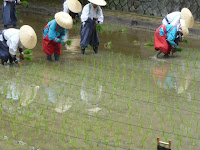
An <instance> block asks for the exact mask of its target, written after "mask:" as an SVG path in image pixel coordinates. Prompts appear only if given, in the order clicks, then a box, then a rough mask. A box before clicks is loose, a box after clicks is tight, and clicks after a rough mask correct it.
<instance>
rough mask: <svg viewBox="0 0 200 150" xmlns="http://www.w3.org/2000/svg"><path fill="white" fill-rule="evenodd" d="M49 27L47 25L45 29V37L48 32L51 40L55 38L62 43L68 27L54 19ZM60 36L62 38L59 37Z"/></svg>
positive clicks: (49, 23)
mask: <svg viewBox="0 0 200 150" xmlns="http://www.w3.org/2000/svg"><path fill="white" fill-rule="evenodd" d="M48 26H49V29H48V28H47V27H45V29H44V31H43V37H44V38H45V37H46V36H47V34H48V36H49V40H50V41H51V40H54V41H55V42H57V43H61V40H64V37H65V34H66V32H67V31H66V29H64V28H62V27H61V26H59V25H58V24H57V22H56V20H55V19H54V20H52V21H50V22H48ZM59 36H60V38H59Z"/></svg>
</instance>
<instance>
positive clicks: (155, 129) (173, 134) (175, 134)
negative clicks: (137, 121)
mask: <svg viewBox="0 0 200 150" xmlns="http://www.w3.org/2000/svg"><path fill="white" fill-rule="evenodd" d="M36 103H37V102H36ZM39 104H41V103H39ZM42 105H45V104H42ZM45 106H49V105H45ZM50 107H52V106H50ZM72 112H73V111H72ZM74 113H77V112H74ZM193 113H194V112H193ZM78 114H81V113H78ZM81 115H87V116H90V117H91V115H88V114H81ZM93 117H96V116H93ZM100 118H102V117H100ZM102 119H104V120H110V119H106V118H102ZM110 121H113V122H118V123H122V124H126V125H132V124H127V123H123V122H119V121H115V120H110ZM132 126H135V127H141V128H142V126H137V125H132ZM143 128H144V127H143ZM144 129H150V130H155V131H160V132H163V131H161V130H156V129H151V128H144ZM165 133H168V134H172V135H177V136H178V134H173V133H170V132H165ZM180 136H181V135H180ZM184 137H187V136H184Z"/></svg>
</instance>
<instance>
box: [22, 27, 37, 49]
mask: <svg viewBox="0 0 200 150" xmlns="http://www.w3.org/2000/svg"><path fill="white" fill-rule="evenodd" d="M19 32H20V33H19V39H20V42H21V43H22V45H23V46H24V47H25V48H28V49H33V48H34V47H35V46H36V44H37V35H36V33H35V31H34V30H33V28H32V27H31V26H29V25H23V26H22V27H21V28H20V31H19Z"/></svg>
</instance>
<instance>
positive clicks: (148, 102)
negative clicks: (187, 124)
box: [17, 73, 200, 114]
mask: <svg viewBox="0 0 200 150" xmlns="http://www.w3.org/2000/svg"><path fill="white" fill-rule="evenodd" d="M23 74H27V75H32V76H37V77H40V78H45V79H49V80H53V81H56V82H60V83H62V84H67V85H68V84H70V85H73V86H75V87H82V86H80V85H76V84H72V83H68V82H63V81H59V80H55V79H52V78H47V77H44V76H38V75H33V74H28V73H23ZM17 76H19V75H17ZM85 88H87V89H90V90H93V91H96V90H95V89H94V88H88V87H85ZM104 93H106V94H109V95H115V96H117V97H123V98H127V99H132V98H131V97H128V96H124V95H119V94H114V93H111V92H106V91H105V92H104ZM135 100H137V101H139V102H143V103H147V104H153V105H158V106H162V107H166V108H168V106H165V105H161V104H159V103H154V102H150V101H145V100H141V99H138V98H136V99H135ZM132 101H134V100H132ZM118 102H121V103H124V102H122V101H118ZM170 108H171V109H172V108H173V109H177V110H180V111H184V112H188V113H194V114H200V112H195V111H194V112H193V111H188V110H186V109H180V108H176V107H170Z"/></svg>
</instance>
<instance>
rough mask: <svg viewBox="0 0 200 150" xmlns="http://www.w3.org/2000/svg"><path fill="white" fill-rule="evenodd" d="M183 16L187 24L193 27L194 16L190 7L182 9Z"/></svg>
mask: <svg viewBox="0 0 200 150" xmlns="http://www.w3.org/2000/svg"><path fill="white" fill-rule="evenodd" d="M181 18H182V19H184V20H185V23H186V26H187V27H188V28H192V27H193V25H194V17H193V15H192V13H191V11H190V10H189V9H188V8H183V9H182V10H181Z"/></svg>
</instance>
